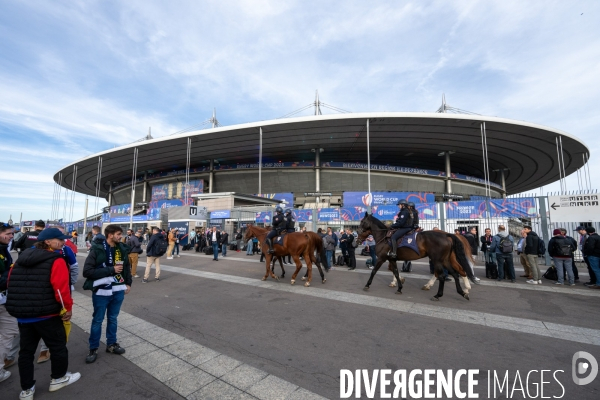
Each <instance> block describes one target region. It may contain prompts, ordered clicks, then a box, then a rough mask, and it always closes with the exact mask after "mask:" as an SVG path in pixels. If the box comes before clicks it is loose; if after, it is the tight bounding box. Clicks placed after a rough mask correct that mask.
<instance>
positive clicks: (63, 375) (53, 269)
mask: <svg viewBox="0 0 600 400" xmlns="http://www.w3.org/2000/svg"><path fill="white" fill-rule="evenodd" d="M68 237H69V236H67V235H64V234H63V233H62V232H61V231H60V230H58V229H56V228H48V229H44V230H42V231H41V232H40V233H39V235H38V236H37V238H38V242H37V243H36V244H35V246H34V247H33V248H30V249H26V250H25V251H23V253H22V254H21V255H20V256H19V259H18V260H17V262H16V263H15V265H14V267H13V268H12V269H11V271H10V274H9V278H8V289H7V299H6V310H7V311H8V312H9V313H10V314H11V315H12V316H13V317H15V318H17V321H18V322H19V333H20V335H21V341H20V346H21V350H20V351H19V375H20V379H21V389H22V390H23V391H22V392H21V394H20V396H19V398H20V399H33V395H34V393H35V380H34V367H33V359H34V356H35V351H36V349H37V346H38V343H39V341H40V339H43V340H44V342H45V343H46V345H47V346H48V348H49V349H50V352H51V353H52V358H51V360H50V363H51V371H52V372H51V375H50V376H51V378H52V379H51V381H50V391H51V392H53V391H56V390H59V389H61V388H63V387H65V386H68V385H70V384H72V383H75V382H77V381H78V380H79V378H80V377H81V375H80V374H79V373H78V372H75V373H71V372H68V371H67V370H68V366H69V352H68V350H67V336H66V333H65V328H64V326H63V321H69V320H70V319H71V313H72V311H71V310H72V307H73V299H72V298H71V291H70V287H69V270H68V268H67V264H66V263H65V260H64V259H63V258H62V257H61V255H60V254H58V253H57V252H56V251H57V250H61V249H62V248H63V246H64V243H65V242H64V241H65V239H67V238H68ZM62 308H64V309H65V310H66V313H65V314H64V315H62V316H61V315H60V313H61V310H62Z"/></svg>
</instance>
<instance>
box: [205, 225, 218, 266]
mask: <svg viewBox="0 0 600 400" xmlns="http://www.w3.org/2000/svg"><path fill="white" fill-rule="evenodd" d="M208 240H209V241H210V244H211V246H212V249H213V261H219V245H220V244H221V232H219V231H217V227H216V226H213V227H212V231H211V232H210V233H209V234H208Z"/></svg>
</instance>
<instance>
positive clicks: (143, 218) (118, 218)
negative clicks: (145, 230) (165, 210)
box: [110, 215, 148, 222]
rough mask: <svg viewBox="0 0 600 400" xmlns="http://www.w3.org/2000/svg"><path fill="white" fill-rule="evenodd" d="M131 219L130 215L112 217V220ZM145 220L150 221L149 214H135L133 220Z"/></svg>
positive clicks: (124, 220) (122, 220) (126, 220)
mask: <svg viewBox="0 0 600 400" xmlns="http://www.w3.org/2000/svg"><path fill="white" fill-rule="evenodd" d="M129 221H130V217H129V216H120V217H112V218H111V219H110V222H129ZM144 221H148V216H147V215H134V216H133V222H144Z"/></svg>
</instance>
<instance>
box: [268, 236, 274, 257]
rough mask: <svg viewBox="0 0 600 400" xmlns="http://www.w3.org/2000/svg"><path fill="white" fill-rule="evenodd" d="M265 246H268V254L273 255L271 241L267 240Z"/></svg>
mask: <svg viewBox="0 0 600 400" xmlns="http://www.w3.org/2000/svg"><path fill="white" fill-rule="evenodd" d="M267 245H268V246H269V254H273V253H275V250H273V241H272V240H271V239H267Z"/></svg>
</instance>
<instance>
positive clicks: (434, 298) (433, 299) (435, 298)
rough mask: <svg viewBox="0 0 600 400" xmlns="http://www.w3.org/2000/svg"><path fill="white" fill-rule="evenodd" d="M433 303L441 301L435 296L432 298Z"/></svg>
mask: <svg viewBox="0 0 600 400" xmlns="http://www.w3.org/2000/svg"><path fill="white" fill-rule="evenodd" d="M431 301H440V299H439V298H437V297H435V296H433V297H432V298H431Z"/></svg>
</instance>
